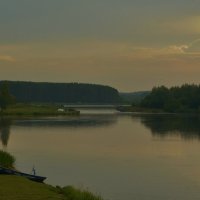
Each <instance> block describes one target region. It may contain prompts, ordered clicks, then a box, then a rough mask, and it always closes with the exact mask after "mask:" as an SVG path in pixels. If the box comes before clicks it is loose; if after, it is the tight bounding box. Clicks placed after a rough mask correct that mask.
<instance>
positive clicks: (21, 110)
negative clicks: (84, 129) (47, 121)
mask: <svg viewBox="0 0 200 200" xmlns="http://www.w3.org/2000/svg"><path fill="white" fill-rule="evenodd" d="M58 108H60V107H59V106H57V105H53V104H52V105H51V104H21V103H19V104H16V105H11V106H9V107H8V108H7V109H6V110H4V111H3V113H2V115H7V116H58V115H78V114H79V112H78V111H76V110H73V109H67V110H65V112H59V111H58Z"/></svg>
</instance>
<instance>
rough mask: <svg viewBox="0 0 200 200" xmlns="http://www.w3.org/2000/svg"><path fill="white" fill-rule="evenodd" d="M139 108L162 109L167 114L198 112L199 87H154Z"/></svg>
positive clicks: (199, 108) (186, 85)
mask: <svg viewBox="0 0 200 200" xmlns="http://www.w3.org/2000/svg"><path fill="white" fill-rule="evenodd" d="M141 107H145V108H153V109H162V110H164V111H167V112H190V111H191V112H193V111H200V85H194V84H192V85H189V84H185V85H182V86H181V87H171V88H167V87H165V86H161V87H154V88H153V89H152V91H151V93H150V94H149V95H147V96H146V97H145V98H144V99H143V100H142V102H141Z"/></svg>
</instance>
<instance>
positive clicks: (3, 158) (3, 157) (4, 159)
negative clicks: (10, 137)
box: [0, 150, 15, 168]
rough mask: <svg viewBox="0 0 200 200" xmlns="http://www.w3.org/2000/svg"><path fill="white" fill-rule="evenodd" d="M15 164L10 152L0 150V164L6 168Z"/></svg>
mask: <svg viewBox="0 0 200 200" xmlns="http://www.w3.org/2000/svg"><path fill="white" fill-rule="evenodd" d="M14 164H15V158H14V156H12V155H11V154H9V153H7V152H5V151H2V150H0V166H1V167H6V168H13V167H14Z"/></svg>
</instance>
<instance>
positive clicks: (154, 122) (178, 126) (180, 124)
mask: <svg viewBox="0 0 200 200" xmlns="http://www.w3.org/2000/svg"><path fill="white" fill-rule="evenodd" d="M135 117H136V116H135ZM139 118H140V120H141V122H142V124H143V125H145V127H147V128H148V129H150V130H151V133H152V135H153V136H156V137H157V136H159V137H167V136H180V137H182V138H183V139H200V116H199V115H141V116H139Z"/></svg>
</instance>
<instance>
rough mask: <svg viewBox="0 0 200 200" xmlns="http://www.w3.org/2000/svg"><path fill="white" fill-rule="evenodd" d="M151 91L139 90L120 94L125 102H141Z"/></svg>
mask: <svg viewBox="0 0 200 200" xmlns="http://www.w3.org/2000/svg"><path fill="white" fill-rule="evenodd" d="M148 94H150V91H139V92H130V93H123V92H120V93H119V95H120V97H121V98H122V100H123V101H124V102H127V103H136V104H137V103H140V102H141V101H142V100H143V99H144V98H145V97H146V96H147V95H148Z"/></svg>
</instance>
